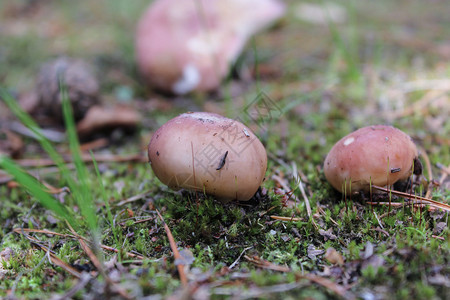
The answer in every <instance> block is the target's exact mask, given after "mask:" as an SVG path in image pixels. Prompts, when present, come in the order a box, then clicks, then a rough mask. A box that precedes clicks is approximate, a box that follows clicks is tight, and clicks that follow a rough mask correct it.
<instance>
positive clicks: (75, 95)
mask: <svg viewBox="0 0 450 300" xmlns="http://www.w3.org/2000/svg"><path fill="white" fill-rule="evenodd" d="M60 81H61V82H60ZM61 83H62V84H64V85H65V88H66V90H67V96H68V98H69V100H70V102H71V104H72V109H73V114H74V118H75V120H77V121H78V120H80V119H82V118H83V117H84V115H85V114H86V113H87V111H88V110H89V108H90V107H92V106H94V105H96V104H98V103H99V102H100V101H99V89H100V85H99V82H98V80H97V78H96V76H95V72H94V71H93V69H92V68H91V66H90V65H89V64H88V63H86V62H85V61H83V60H81V59H74V58H68V57H59V58H57V59H54V60H51V61H49V62H47V63H45V64H44V65H43V66H42V67H41V69H40V71H39V75H38V79H37V84H36V91H37V94H38V97H39V102H38V103H39V105H40V107H38V109H41V110H42V111H43V112H44V114H46V115H49V116H52V117H53V118H55V119H56V120H57V121H59V122H62V121H63V113H62V99H61V93H60V84H61Z"/></svg>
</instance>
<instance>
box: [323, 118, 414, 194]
mask: <svg viewBox="0 0 450 300" xmlns="http://www.w3.org/2000/svg"><path fill="white" fill-rule="evenodd" d="M421 170H422V165H421V164H420V161H419V160H418V151H417V148H416V146H415V144H414V143H413V141H412V140H411V138H410V137H409V136H408V135H407V134H405V133H404V132H402V131H400V130H399V129H397V128H394V127H392V126H386V125H374V126H368V127H364V128H361V129H358V130H356V131H354V132H352V133H350V134H349V135H347V136H345V137H344V138H342V139H341V140H340V141H338V142H337V143H336V144H335V145H334V146H333V148H332V149H331V150H330V152H329V153H328V155H327V157H326V159H325V163H324V172H325V177H326V178H327V180H328V181H329V182H330V184H331V185H332V186H333V187H334V188H335V189H337V190H338V191H339V192H341V193H348V194H350V193H356V192H358V191H368V190H369V189H370V184H372V185H377V186H389V185H393V184H394V183H395V182H397V181H398V180H404V179H407V178H408V177H409V176H411V174H412V173H413V172H414V174H420V173H421Z"/></svg>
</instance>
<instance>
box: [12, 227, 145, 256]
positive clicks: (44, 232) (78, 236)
mask: <svg viewBox="0 0 450 300" xmlns="http://www.w3.org/2000/svg"><path fill="white" fill-rule="evenodd" d="M13 232H15V233H18V234H22V232H35V233H42V234H49V235H57V236H62V237H66V238H72V239H78V238H82V239H83V240H84V241H86V242H89V240H88V239H87V238H85V237H82V236H81V235H77V236H75V235H73V234H63V233H58V232H54V231H50V230H46V229H30V228H14V229H13ZM100 247H101V248H102V249H105V250H108V251H111V252H115V253H119V252H120V251H119V250H118V249H116V248H113V247H110V246H106V245H100ZM124 254H126V255H127V256H129V257H132V258H137V259H139V260H143V259H145V257H144V256H142V255H138V254H134V253H131V252H124Z"/></svg>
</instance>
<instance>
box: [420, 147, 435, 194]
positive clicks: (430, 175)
mask: <svg viewBox="0 0 450 300" xmlns="http://www.w3.org/2000/svg"><path fill="white" fill-rule="evenodd" d="M420 156H422V158H423V160H424V161H425V167H426V169H427V174H428V178H427V180H428V189H427V192H426V194H425V198H430V196H431V192H432V186H433V185H432V184H431V182H432V181H433V173H432V170H431V162H430V158H429V157H428V155H427V152H426V151H425V149H423V148H420Z"/></svg>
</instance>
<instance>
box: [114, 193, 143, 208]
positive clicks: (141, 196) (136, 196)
mask: <svg viewBox="0 0 450 300" xmlns="http://www.w3.org/2000/svg"><path fill="white" fill-rule="evenodd" d="M149 193H150V191H147V192H144V193H142V194H138V195H134V196H132V197H130V198H128V199H125V200H122V201H120V202H119V203H117V204H116V206H122V205H125V204H127V203H131V202H134V201H137V200H141V199H142V198H144V197H145V196H147V195H148V194H149Z"/></svg>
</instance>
